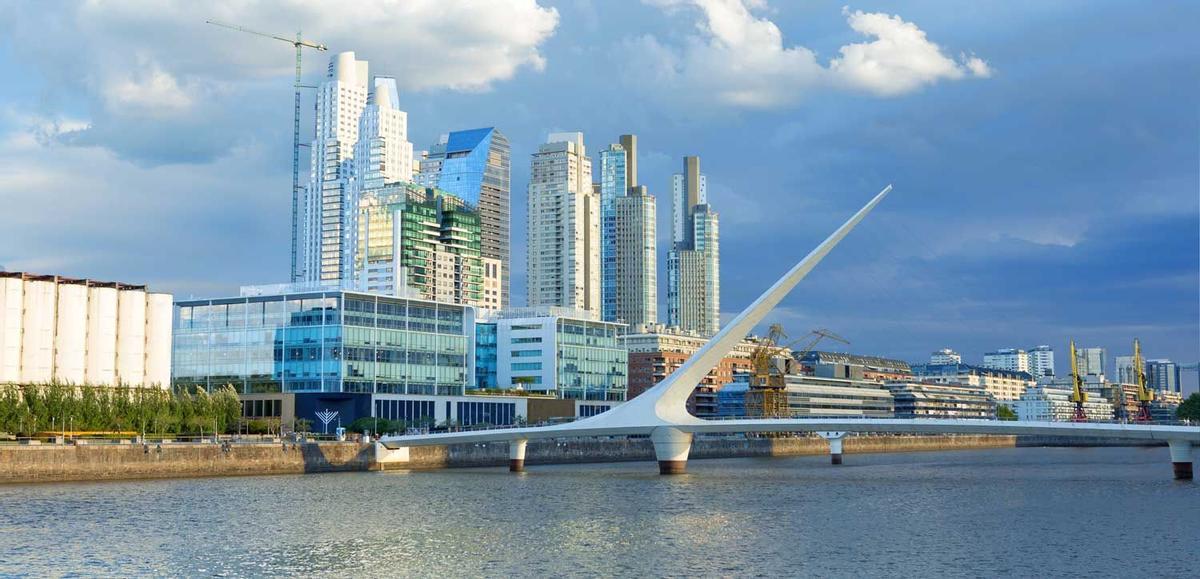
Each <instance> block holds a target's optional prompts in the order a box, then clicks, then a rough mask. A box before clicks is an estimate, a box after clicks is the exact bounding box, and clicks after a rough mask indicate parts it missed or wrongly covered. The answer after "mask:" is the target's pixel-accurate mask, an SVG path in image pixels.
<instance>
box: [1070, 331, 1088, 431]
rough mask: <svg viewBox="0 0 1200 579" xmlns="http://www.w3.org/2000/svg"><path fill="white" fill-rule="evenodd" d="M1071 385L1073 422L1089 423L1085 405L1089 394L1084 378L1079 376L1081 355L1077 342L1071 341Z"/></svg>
mask: <svg viewBox="0 0 1200 579" xmlns="http://www.w3.org/2000/svg"><path fill="white" fill-rule="evenodd" d="M1071 383H1072V385H1073V389H1072V391H1071V402H1074V403H1075V413H1074V414H1073V415H1072V416H1071V422H1087V421H1088V417H1087V411H1086V410H1085V409H1084V404H1086V403H1087V400H1088V393H1087V389H1086V388H1084V386H1083V377H1082V376H1080V375H1079V354H1078V353H1077V352H1076V351H1075V340H1071Z"/></svg>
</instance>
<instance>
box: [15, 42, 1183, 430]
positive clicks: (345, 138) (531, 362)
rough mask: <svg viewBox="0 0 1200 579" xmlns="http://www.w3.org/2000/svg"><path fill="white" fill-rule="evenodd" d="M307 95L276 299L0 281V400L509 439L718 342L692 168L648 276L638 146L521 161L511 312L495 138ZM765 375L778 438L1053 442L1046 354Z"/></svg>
mask: <svg viewBox="0 0 1200 579" xmlns="http://www.w3.org/2000/svg"><path fill="white" fill-rule="evenodd" d="M316 94H317V96H316V104H315V119H314V126H313V130H314V137H313V140H312V141H311V143H310V152H311V158H310V161H311V163H310V167H311V168H310V171H309V175H308V178H307V180H306V184H305V185H304V186H303V187H301V188H299V190H298V191H297V192H296V194H295V196H294V198H293V206H292V220H291V225H292V227H291V263H290V269H291V272H290V273H291V276H290V279H289V280H287V281H286V283H280V284H275V285H258V286H245V287H243V288H242V290H241V292H240V295H237V296H226V297H218V298H211V299H188V300H181V301H179V302H177V303H175V304H174V308H173V310H172V298H171V296H169V295H166V294H159V293H152V292H148V291H147V290H146V288H145V287H143V286H138V285H131V284H123V283H117V282H100V281H95V280H86V279H69V278H64V277H58V276H42V275H33V274H23V273H0V383H3V382H26V383H29V382H51V381H59V382H66V383H73V384H92V385H130V386H143V385H146V386H149V385H156V386H162V387H166V386H168V385H174V386H176V387H187V388H204V389H210V390H211V389H216V388H221V387H224V386H226V385H231V386H233V387H234V388H235V389H236V390H237V391H238V392H239V393H240V395H241V396H242V397H243V399H244V401H245V402H246V404H244V408H245V409H246V412H247V414H246V415H245V417H244V418H247V419H251V418H253V419H261V420H268V421H271V420H273V421H275V422H276V424H277V425H278V426H280V427H281V428H287V427H288V426H289V425H291V424H292V423H293V421H294V420H297V419H303V420H310V421H311V420H313V419H314V417H316V416H318V415H319V416H325V417H329V416H334V415H336V416H338V421H339V422H345V423H349V422H351V421H353V420H354V419H356V418H361V417H377V418H383V419H386V420H389V421H403V422H405V423H408V424H410V425H413V426H438V425H440V426H478V425H485V424H490V425H510V424H517V423H520V422H536V421H549V420H558V419H571V418H576V417H586V416H591V415H594V414H597V413H601V412H605V411H607V410H608V409H611V408H612V407H613V406H615V405H618V404H621V403H622V402H624V401H626V400H628V399H629V398H632V397H635V396H638V395H640V394H642V393H643V392H645V391H646V390H648V389H650V388H651V387H653V386H654V385H655V384H657V383H659V382H660V381H662V380H663V379H665V378H666V377H667V376H669V375H671V374H672V373H673V372H675V371H676V370H677V369H679V367H680V366H681V365H683V363H684V362H685V361H686V360H687V359H688V358H689V357H690V356H691V355H692V354H694V353H695V352H697V351H698V350H700V349H701V348H702V347H704V345H705V344H707V343H708V341H709V339H711V338H712V336H713V335H715V334H716V333H717V332H718V330H719V329H720V312H721V283H720V270H721V264H720V261H721V260H720V218H719V214H718V213H717V211H716V209H715V207H714V206H713V205H712V204H710V202H709V198H708V180H707V177H706V175H705V174H704V173H702V172H701V165H700V158H699V157H696V156H685V157H683V159H682V165H681V171H680V172H679V173H676V174H674V175H673V177H672V179H671V183H670V193H669V194H670V201H671V222H670V223H669V224H668V225H667V226H668V227H669V228H670V235H669V238H670V243H669V246H668V247H666V248H664V249H665V253H666V264H667V271H666V272H665V276H660V275H659V272H658V266H657V264H658V256H659V247H658V245H657V233H658V223H657V219H656V215H657V206H656V199H655V197H654V195H652V194H651V190H650V188H649V187H648V186H647V185H646V184H645V183H643V182H641V181H640V179H639V175H638V138H637V136H636V135H633V134H626V135H620V136H619V137H618V138H617V140H616V141H617V142H613V143H608V144H606V145H604V146H603V148H598V153H596V154H595V159H593V157H592V156H591V155H590V152H589V148H588V146H587V144H586V143H585V139H584V135H583V133H581V132H556V133H552V134H550V135H549V136H548V137H547V138H546V141H545V142H544V143H541V144H539V145H538V146H537V147H536V149H535V150H534V151H533V153H532V154H531V157H530V159H529V169H530V179H529V183H528V187H527V190H526V192H527V201H526V207H525V210H524V215H525V218H526V228H525V229H526V235H527V243H526V248H527V255H526V262H525V275H526V276H527V279H526V283H525V287H526V295H525V302H526V304H527V305H526V306H525V307H514V303H513V302H514V300H513V296H512V294H511V272H512V271H513V267H512V256H513V254H512V248H511V232H512V221H513V211H512V207H511V189H512V186H511V168H512V162H513V160H512V158H511V145H510V143H509V140H508V138H507V137H506V136H505V135H504V134H503V133H502V132H501V131H499V130H498V129H497V128H495V127H482V128H473V129H464V130H454V131H450V132H447V133H445V134H443V135H441V136H440V137H439V138H438V139H437V142H435V143H432V144H431V145H430V146H429V147H428V149H427V150H423V151H419V150H415V149H414V146H413V144H412V143H411V142H410V141H409V138H408V114H407V113H406V112H405V111H404V110H402V109H401V99H400V93H399V90H398V87H397V83H396V80H395V79H394V78H391V77H386V76H378V75H377V76H374V77H372V76H371V75H369V73H368V63H367V62H366V61H363V60H358V59H357V58H356V56H355V54H354V53H353V52H343V53H341V54H337V55H335V56H334V57H333V58H331V60H330V62H329V66H328V70H327V74H326V77H325V79H324V81H323V82H321V83H320V85H319V86H318V87H317V91H316ZM660 279H665V288H664V289H663V291H662V293H664V294H665V300H664V302H665V306H666V307H665V311H663V312H660V311H659V307H658V304H659V298H660V289H659V280H660ZM764 345H770V344H769V343H768V342H764V340H763V339H762V338H756V337H753V336H748V337H747V338H746V339H745V341H744V342H743V343H742V344H740V345H739V346H738V347H737V348H735V349H734V351H733V352H731V353H730V354H728V355H727V356H726V357H725V358H724V359H723V360H721V362H720V363H719V364H718V365H717V366H716V367H715V368H714V369H713V370H712V371H711V372H709V374H708V375H707V376H706V377H705V378H704V379H703V380H702V381H701V382H700V383H699V384H697V385H696V388H695V391H694V393H693V395H692V396H691V397H690V399H689V400H688V407H689V410H690V411H692V412H693V413H695V414H696V415H698V416H702V417H729V416H744V415H746V414H747V413H748V412H752V411H755V410H754V408H760V407H761V406H762V404H761V399H760V398H756V396H759V394H760V393H759V390H760V389H761V387H762V384H761V376H758V375H756V372H760V369H758V368H756V367H755V356H756V352H761V351H762V350H761V348H763V347H764ZM771 359H772V362H771V364H772V365H773V367H776V368H777V369H778V371H779V372H780V375H779V377H778V380H777V383H775V384H774V385H773V387H775V388H777V390H778V395H779V396H780V397H781V398H780V403H779V406H780V407H781V408H782V409H783V410H782V412H784V413H785V414H787V415H789V416H794V417H877V418H890V417H898V418H976V419H992V418H996V417H997V413H998V412H999V410H998V409H1000V408H1007V409H1008V410H1011V411H1013V412H1016V413H1017V414H1018V415H1019V416H1020V418H1021V419H1026V420H1065V419H1070V417H1071V416H1072V413H1073V412H1074V410H1075V407H1074V404H1073V403H1072V402H1071V401H1070V393H1071V388H1072V387H1073V384H1072V382H1071V380H1070V379H1063V378H1061V377H1058V376H1057V375H1056V373H1055V358H1054V350H1053V349H1052V348H1051V347H1050V346H1046V345H1039V346H1036V347H1032V348H1028V349H1018V348H1004V349H997V350H994V351H991V352H987V353H985V354H984V355H983V359H982V362H981V363H980V364H978V365H975V364H969V363H965V362H964V360H963V357H962V356H961V355H960V354H958V353H957V352H955V351H954V350H952V349H949V348H945V349H941V350H938V351H936V352H933V353H932V355H931V356H930V357H929V360H928V361H927V362H925V361H922V362H919V363H913V364H910V363H908V362H905V361H901V360H894V359H888V358H883V357H877V356H866V355H857V354H848V353H841V352H830V351H817V350H812V349H811V348H809V349H806V350H804V351H799V352H792V351H790V350H786V349H781V350H780V351H778V352H773V353H772V355H771ZM1075 363H1076V366H1077V367H1078V368H1079V374H1080V375H1081V376H1082V380H1083V381H1084V382H1085V384H1086V387H1087V388H1088V390H1089V392H1092V393H1093V395H1092V396H1091V398H1090V401H1089V402H1088V404H1087V407H1086V411H1087V415H1088V417H1089V418H1091V419H1094V420H1112V419H1120V418H1124V417H1128V416H1129V415H1130V414H1129V413H1128V412H1129V409H1130V408H1131V405H1132V407H1134V408H1136V406H1137V404H1138V401H1137V396H1136V394H1137V392H1136V388H1134V390H1130V388H1131V384H1136V382H1137V377H1138V376H1139V372H1141V373H1142V375H1144V376H1145V380H1146V383H1147V384H1149V385H1150V387H1151V388H1153V389H1154V390H1155V391H1156V392H1158V393H1159V395H1158V397H1157V399H1156V404H1157V406H1156V407H1155V412H1156V413H1157V414H1156V415H1155V416H1157V417H1159V418H1161V419H1164V420H1165V419H1169V418H1170V414H1169V411H1170V409H1171V405H1172V404H1178V403H1179V398H1180V392H1181V384H1180V368H1179V366H1178V365H1176V364H1175V363H1173V362H1171V361H1170V360H1148V361H1146V362H1145V364H1144V367H1143V368H1134V367H1133V358H1132V357H1126V356H1119V357H1117V358H1116V360H1115V365H1114V372H1112V373H1111V374H1106V373H1105V370H1106V365H1107V364H1108V358H1107V354H1106V352H1105V350H1104V349H1102V348H1083V349H1081V350H1079V351H1078V357H1077V359H1076V360H1075ZM1110 377H1111V378H1115V381H1111V380H1109V378H1110ZM1131 392H1132V395H1133V397H1132V398H1131ZM748 400H749V401H750V402H749V403H748ZM318 413H320V414H318Z"/></svg>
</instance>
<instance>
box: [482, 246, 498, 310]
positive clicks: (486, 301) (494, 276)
mask: <svg viewBox="0 0 1200 579" xmlns="http://www.w3.org/2000/svg"><path fill="white" fill-rule="evenodd" d="M480 261H481V262H482V263H483V297H482V298H481V299H480V300H479V307H481V308H486V309H489V310H498V309H500V308H502V307H504V298H503V296H504V262H503V261H500V260H499V259H496V258H493V257H484V258H481V259H480Z"/></svg>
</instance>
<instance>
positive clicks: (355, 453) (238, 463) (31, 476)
mask: <svg viewBox="0 0 1200 579" xmlns="http://www.w3.org/2000/svg"><path fill="white" fill-rule="evenodd" d="M1117 442H1118V443H1120V441H1117ZM1146 443H1147V444H1161V443H1157V442H1155V441H1146ZM1112 444H1114V442H1113V441H1108V440H1100V439H1097V440H1085V439H1070V438H1058V437H1016V436H849V437H847V438H846V442H845V448H844V452H845V453H846V454H855V453H872V452H910V451H925V450H969V449H979V448H1012V447H1017V446H1107V445H1112ZM1120 444H1129V443H1128V442H1124V443H1120ZM828 452H829V444H828V443H827V442H825V441H824V440H822V439H820V438H816V437H803V438H739V437H729V438H699V437H698V438H697V439H696V440H695V443H694V445H693V447H692V452H691V458H692V459H705V458H737V457H768V456H803V455H821V454H827V453H828ZM374 456H375V455H374V447H373V445H363V444H357V443H352V442H340V443H339V442H322V443H309V444H293V443H287V444H283V443H275V444H232V445H229V446H228V447H223V446H222V445H219V444H163V445H161V447H160V446H158V445H150V446H149V447H144V446H142V445H138V444H119V445H117V444H105V445H99V444H97V445H79V446H74V445H65V446H62V445H38V446H15V445H14V446H0V483H27V482H52V481H79V480H119V479H142V478H170V477H193V476H238V475H262V474H299V473H308V472H335V471H364V470H368V469H370V468H372V466H376V467H377V466H378V465H373V462H374ZM525 458H526V464H528V465H536V464H565V463H585V462H621V461H639V460H645V461H648V460H654V447H653V445H652V444H651V443H650V440H649V439H646V438H638V439H611V440H609V439H580V440H562V441H553V440H533V441H530V442H529V446H528V448H527V450H526V456H525ZM506 464H508V445H507V444H504V443H497V444H463V445H456V446H451V447H441V446H424V447H413V448H411V449H410V451H409V461H408V462H407V463H403V464H394V465H387V469H388V470H392V469H433V468H446V467H477V466H502V465H506Z"/></svg>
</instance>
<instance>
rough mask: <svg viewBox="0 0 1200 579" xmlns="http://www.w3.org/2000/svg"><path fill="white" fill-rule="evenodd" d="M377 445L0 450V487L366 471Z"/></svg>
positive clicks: (99, 446)
mask: <svg viewBox="0 0 1200 579" xmlns="http://www.w3.org/2000/svg"><path fill="white" fill-rule="evenodd" d="M373 456H374V455H373V453H372V447H371V446H367V445H362V444H355V443H350V442H322V443H309V444H293V443H287V444H284V443H275V444H265V443H264V444H231V445H229V446H228V447H225V446H222V445H220V444H178V443H175V444H162V445H155V444H151V445H149V446H143V445H141V444H94V445H79V446H76V445H34V446H18V445H13V446H0V483H5V482H9V483H14V482H22V483H24V482H53V481H80V480H119V479H143V478H174V477H194V476H238V475H259V474H298V473H306V472H333V471H354V470H367V468H368V467H369V466H370V463H371V459H372V457H373Z"/></svg>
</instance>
